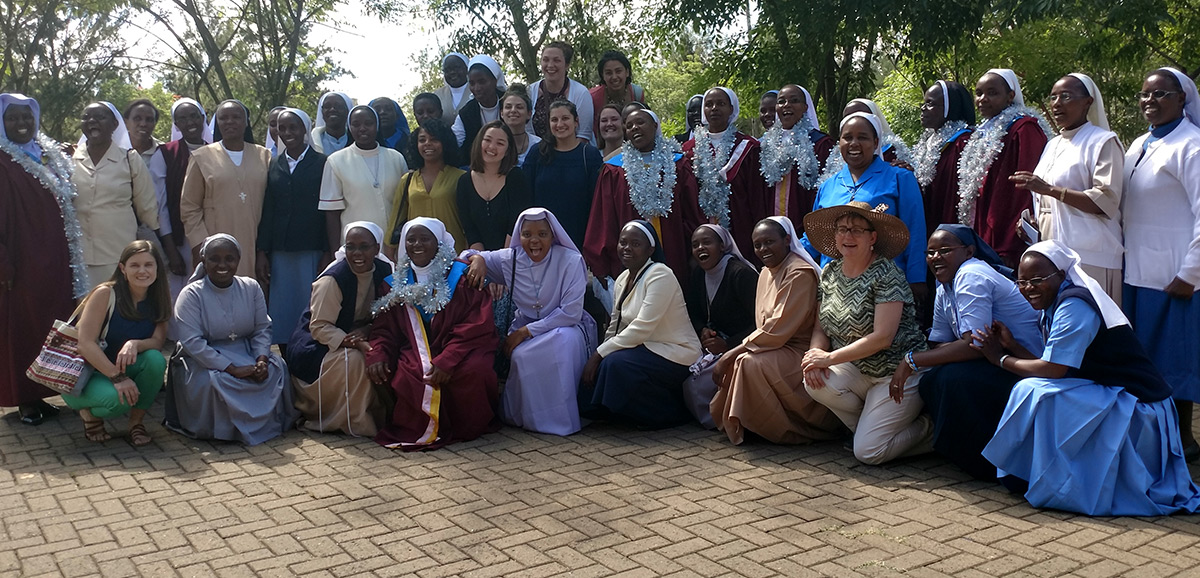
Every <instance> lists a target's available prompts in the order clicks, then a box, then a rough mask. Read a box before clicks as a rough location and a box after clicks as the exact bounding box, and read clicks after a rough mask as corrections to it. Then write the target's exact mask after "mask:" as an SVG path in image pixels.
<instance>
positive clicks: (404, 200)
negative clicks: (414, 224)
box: [388, 169, 421, 245]
mask: <svg viewBox="0 0 1200 578" xmlns="http://www.w3.org/2000/svg"><path fill="white" fill-rule="evenodd" d="M420 173H421V169H413V170H411V171H408V174H406V175H404V177H405V178H404V192H403V193H402V194H401V195H400V202H399V203H396V224H395V225H393V226H392V231H391V234H390V235H388V236H389V237H390V238H391V241H392V245H399V244H400V231H401V230H403V228H404V222H403V221H401V220H400V215H403V214H404V213H405V211H406V209H408V189H409V187H411V186H412V180H413V175H418V174H420Z"/></svg>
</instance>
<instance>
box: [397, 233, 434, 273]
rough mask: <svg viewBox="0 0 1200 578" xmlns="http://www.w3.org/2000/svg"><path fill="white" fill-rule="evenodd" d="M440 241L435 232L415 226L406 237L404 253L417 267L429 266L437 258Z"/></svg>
mask: <svg viewBox="0 0 1200 578" xmlns="http://www.w3.org/2000/svg"><path fill="white" fill-rule="evenodd" d="M437 251H438V240H437V237H434V236H433V232H432V231H430V230H429V229H426V228H425V227H422V226H421V225H416V226H413V227H412V228H410V229H409V230H408V234H407V235H405V236H404V252H405V253H407V254H408V259H409V260H410V261H412V263H413V265H416V266H417V267H424V266H426V265H428V264H429V263H430V262H431V261H433V258H434V257H435V256H437Z"/></svg>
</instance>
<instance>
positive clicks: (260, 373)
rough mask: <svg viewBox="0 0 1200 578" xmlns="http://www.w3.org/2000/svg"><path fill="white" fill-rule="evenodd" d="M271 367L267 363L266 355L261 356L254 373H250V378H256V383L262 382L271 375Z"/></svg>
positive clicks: (255, 364)
mask: <svg viewBox="0 0 1200 578" xmlns="http://www.w3.org/2000/svg"><path fill="white" fill-rule="evenodd" d="M269 369H270V368H269V366H268V365H267V359H266V358H265V357H259V358H258V361H256V362H255V363H254V373H253V374H251V375H250V379H252V380H254V382H255V383H262V382H264V381H266V380H267V376H268V375H269V371H268V370H269Z"/></svg>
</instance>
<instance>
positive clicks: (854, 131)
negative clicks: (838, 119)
mask: <svg viewBox="0 0 1200 578" xmlns="http://www.w3.org/2000/svg"><path fill="white" fill-rule="evenodd" d="M878 146H879V137H878V136H876V135H875V126H874V125H872V124H871V121H869V120H867V119H865V118H862V117H855V118H853V119H850V122H847V123H846V124H845V125H844V126H842V132H841V135H840V138H838V150H840V151H841V153H842V159H843V160H845V161H846V166H848V167H850V168H851V169H853V170H862V169H865V168H867V167H868V166H871V162H872V161H874V160H875V149H876V148H877V147H878Z"/></svg>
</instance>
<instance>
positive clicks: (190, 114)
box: [175, 102, 204, 144]
mask: <svg viewBox="0 0 1200 578" xmlns="http://www.w3.org/2000/svg"><path fill="white" fill-rule="evenodd" d="M175 128H177V129H179V132H180V133H181V134H183V140H185V141H187V142H190V143H192V144H197V143H200V142H203V140H204V115H203V114H201V112H200V109H199V108H196V105H194V104H192V103H190V102H189V103H184V104H181V105H179V106H177V107H175Z"/></svg>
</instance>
